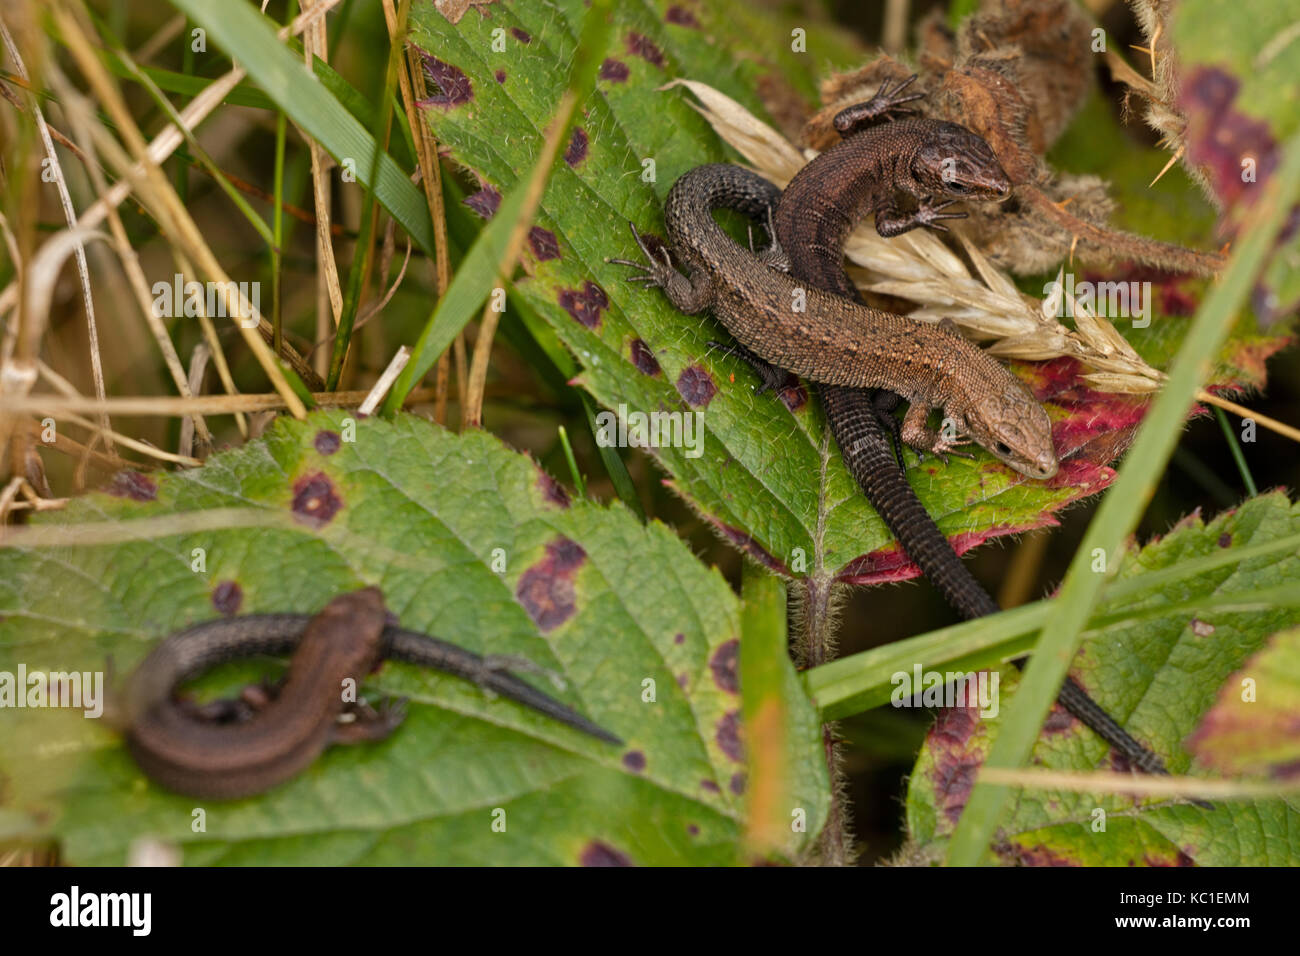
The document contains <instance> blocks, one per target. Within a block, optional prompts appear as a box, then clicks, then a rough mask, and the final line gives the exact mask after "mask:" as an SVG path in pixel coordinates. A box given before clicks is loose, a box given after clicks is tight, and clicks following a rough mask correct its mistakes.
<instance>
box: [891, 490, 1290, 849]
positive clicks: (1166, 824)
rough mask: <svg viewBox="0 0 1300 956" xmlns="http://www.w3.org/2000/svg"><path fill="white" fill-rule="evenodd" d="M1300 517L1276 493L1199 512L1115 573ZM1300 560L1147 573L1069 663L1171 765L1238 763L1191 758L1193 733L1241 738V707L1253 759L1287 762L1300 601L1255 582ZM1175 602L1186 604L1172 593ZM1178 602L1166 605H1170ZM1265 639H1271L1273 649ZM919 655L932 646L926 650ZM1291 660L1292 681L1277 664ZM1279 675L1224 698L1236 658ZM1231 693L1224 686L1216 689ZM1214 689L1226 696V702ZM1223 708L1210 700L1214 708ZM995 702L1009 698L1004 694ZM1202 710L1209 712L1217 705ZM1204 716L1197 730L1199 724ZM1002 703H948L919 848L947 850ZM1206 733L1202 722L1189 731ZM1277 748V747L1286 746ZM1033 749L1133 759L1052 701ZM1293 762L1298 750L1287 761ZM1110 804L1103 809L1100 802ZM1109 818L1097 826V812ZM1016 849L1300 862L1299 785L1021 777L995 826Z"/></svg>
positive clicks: (932, 754) (1136, 570)
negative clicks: (1058, 784)
mask: <svg viewBox="0 0 1300 956" xmlns="http://www.w3.org/2000/svg"><path fill="white" fill-rule="evenodd" d="M1297 533H1300V506H1296V505H1292V504H1291V503H1290V501H1288V499H1287V497H1286V496H1285V495H1284V494H1281V493H1273V494H1268V495H1262V496H1260V497H1258V498H1253V499H1250V500H1248V501H1246V502H1244V503H1243V504H1242V505H1241V506H1240V507H1238V508H1237V509H1235V510H1233V511H1229V512H1226V513H1224V514H1222V515H1220V516H1219V517H1218V518H1216V519H1215V520H1213V521H1211V522H1209V523H1208V524H1207V523H1204V522H1202V521H1201V520H1200V518H1199V517H1192V518H1189V519H1187V520H1185V521H1183V522H1182V523H1181V524H1180V525H1179V526H1178V527H1176V528H1175V529H1174V530H1173V531H1171V532H1170V533H1169V534H1167V535H1165V536H1164V537H1163V538H1161V539H1159V540H1157V541H1154V542H1152V543H1150V544H1148V545H1147V546H1146V547H1144V548H1142V549H1141V550H1140V551H1137V552H1136V553H1134V554H1129V555H1127V556H1125V557H1124V559H1123V562H1122V564H1121V566H1120V569H1119V573H1118V580H1120V581H1134V580H1140V579H1141V575H1143V574H1147V573H1150V572H1158V571H1160V570H1161V569H1165V568H1171V567H1173V566H1175V565H1180V564H1186V563H1187V562H1191V561H1195V560H1197V559H1201V558H1205V557H1207V556H1212V555H1219V554H1221V553H1222V552H1223V550H1224V549H1243V548H1246V547H1248V546H1251V545H1260V544H1263V543H1265V542H1269V541H1275V540H1277V539H1279V538H1282V537H1285V536H1288V535H1295V534H1297ZM1297 576H1300V555H1297V553H1296V552H1295V550H1294V549H1291V550H1288V551H1283V552H1280V556H1279V553H1274V554H1270V555H1267V556H1261V557H1256V558H1247V559H1246V560H1244V561H1242V562H1240V563H1238V564H1235V565H1227V566H1220V567H1217V568H1215V569H1213V570H1209V571H1207V572H1206V573H1204V574H1199V575H1196V576H1194V577H1190V578H1185V579H1183V580H1181V581H1179V582H1178V583H1177V584H1173V585H1170V584H1165V585H1163V586H1161V585H1158V584H1156V585H1153V586H1152V587H1151V588H1150V589H1146V590H1142V591H1139V592H1138V593H1136V594H1134V595H1131V596H1128V597H1126V598H1124V599H1123V601H1122V602H1119V603H1111V604H1103V606H1102V607H1101V608H1100V610H1099V614H1101V615H1103V616H1106V615H1110V614H1115V615H1116V617H1115V618H1113V619H1107V622H1106V623H1105V624H1103V625H1099V626H1098V627H1097V628H1096V629H1095V630H1094V631H1092V632H1091V633H1090V634H1089V636H1088V638H1087V639H1086V640H1085V642H1084V644H1083V648H1082V650H1081V652H1080V654H1079V656H1078V658H1076V661H1075V665H1074V667H1073V668H1072V670H1071V674H1072V675H1073V676H1074V677H1075V678H1076V679H1077V680H1078V681H1079V682H1080V683H1081V684H1082V685H1083V686H1084V687H1085V688H1086V689H1087V690H1088V691H1089V693H1090V694H1091V695H1092V696H1093V698H1094V699H1095V700H1096V701H1097V702H1098V703H1099V704H1101V705H1102V706H1103V707H1105V708H1106V710H1107V711H1108V712H1109V713H1111V714H1112V715H1113V716H1114V717H1115V718H1116V719H1118V720H1119V721H1120V723H1122V724H1123V725H1124V726H1125V728H1126V729H1127V730H1128V731H1129V732H1130V733H1131V734H1133V736H1134V737H1136V738H1137V739H1138V740H1139V741H1142V742H1143V743H1146V744H1147V745H1148V746H1150V747H1151V748H1152V749H1153V750H1155V752H1156V753H1158V754H1161V755H1162V756H1164V757H1165V760H1166V764H1167V765H1168V767H1169V769H1170V771H1171V772H1172V773H1174V774H1185V773H1191V774H1193V775H1207V776H1212V775H1214V774H1215V772H1216V771H1218V770H1225V771H1232V772H1235V771H1237V770H1239V769H1243V766H1244V762H1245V761H1249V760H1250V759H1252V758H1251V757H1250V756H1248V755H1246V754H1243V755H1242V761H1243V762H1232V763H1227V762H1224V760H1223V759H1212V760H1210V761H1209V764H1210V765H1209V766H1206V765H1204V764H1197V765H1195V766H1193V765H1192V761H1191V756H1190V754H1189V753H1188V748H1189V747H1192V748H1198V747H1202V748H1205V752H1206V754H1207V755H1209V754H1210V753H1211V752H1213V754H1218V755H1222V753H1223V752H1224V748H1226V747H1232V746H1236V745H1237V744H1238V743H1239V742H1240V740H1241V738H1240V735H1241V734H1242V733H1244V732H1246V731H1247V726H1246V723H1247V722H1250V726H1252V727H1254V728H1255V730H1256V732H1257V733H1258V734H1259V737H1258V739H1256V740H1255V743H1254V745H1253V746H1254V748H1255V749H1254V750H1253V751H1252V753H1253V754H1254V755H1255V756H1254V758H1253V759H1255V760H1260V759H1263V757H1264V755H1265V754H1268V755H1271V756H1269V758H1268V759H1269V760H1270V761H1272V760H1276V761H1278V762H1283V761H1285V760H1286V759H1287V757H1286V751H1285V749H1284V748H1285V746H1286V745H1285V744H1282V743H1281V741H1280V737H1281V735H1282V734H1283V733H1284V731H1283V727H1284V726H1285V725H1286V718H1285V717H1284V714H1285V713H1286V712H1289V714H1290V720H1291V724H1290V725H1289V726H1290V727H1291V730H1290V737H1289V745H1290V750H1289V753H1290V755H1291V757H1290V759H1291V760H1294V757H1295V754H1296V751H1295V745H1294V740H1295V725H1294V721H1295V720H1296V713H1297V711H1296V706H1297V705H1296V701H1297V699H1298V698H1297V695H1296V684H1295V673H1296V657H1295V651H1294V647H1293V646H1288V645H1287V642H1286V640H1283V641H1279V642H1277V643H1275V644H1272V645H1269V635H1271V634H1276V633H1277V632H1278V631H1279V630H1282V629H1284V628H1289V627H1294V626H1295V625H1297V624H1300V607H1296V606H1294V604H1292V605H1279V604H1277V603H1276V602H1263V605H1264V606H1261V604H1260V603H1259V602H1253V603H1252V602H1249V601H1247V600H1246V597H1245V596H1247V595H1250V594H1251V593H1252V592H1256V591H1260V590H1266V589H1269V588H1276V587H1278V586H1279V585H1283V584H1285V583H1286V582H1288V581H1294V580H1295V579H1296V578H1297ZM1234 595H1242V596H1243V600H1242V602H1241V604H1239V605H1238V606H1236V607H1220V608H1213V607H1208V606H1207V607H1205V608H1200V609H1198V608H1195V607H1189V605H1191V604H1194V603H1195V602H1197V601H1198V600H1199V601H1202V602H1204V603H1205V604H1207V605H1208V604H1209V603H1210V602H1212V601H1216V600H1217V601H1219V602H1220V603H1223V600H1222V599H1226V598H1231V597H1233V596H1234ZM1175 606H1177V607H1175ZM1165 607H1169V610H1168V611H1167V612H1163V613H1162V610H1161V609H1162V608H1165ZM1266 646H1268V647H1269V650H1264V651H1262V649H1264V648H1265V647H1266ZM923 663H924V662H922V664H923ZM1288 670H1289V675H1290V676H1289V678H1287V679H1288V680H1289V681H1290V684H1280V685H1279V684H1278V682H1277V677H1279V676H1281V675H1282V674H1285V673H1286V672H1287V671H1288ZM1238 672H1241V674H1251V675H1255V676H1257V678H1258V681H1259V686H1260V687H1261V689H1262V688H1263V687H1265V686H1268V687H1269V688H1270V703H1269V705H1268V706H1267V707H1264V706H1262V705H1260V704H1251V705H1244V706H1245V707H1246V708H1249V707H1259V708H1260V710H1259V711H1258V712H1256V711H1250V710H1242V709H1238V708H1229V706H1228V704H1227V703H1226V702H1227V700H1228V697H1230V696H1231V695H1232V694H1240V689H1241V688H1240V680H1239V678H1240V676H1241V674H1238ZM998 676H999V681H1000V693H1001V695H1002V699H1003V700H1005V699H1006V697H1007V696H1008V695H1009V694H1011V693H1014V690H1015V686H1016V683H1017V676H1016V672H1015V671H1014V669H1011V668H1007V669H1004V670H1002V671H1000V672H999V674H998ZM1221 695H1222V696H1221ZM1216 700H1219V701H1221V702H1220V703H1219V704H1218V705H1217V706H1216V703H1215V702H1216ZM1212 708H1213V709H1212ZM999 709H1000V708H999ZM1207 714H1208V716H1207ZM1198 727H1200V730H1197V728H1198ZM997 729H998V719H997V717H996V715H993V716H990V717H982V716H981V715H980V713H979V712H978V708H968V707H957V708H951V709H948V710H945V711H943V712H941V713H940V716H939V718H938V720H937V721H936V723H935V725H934V727H933V729H932V730H931V732H930V735H929V738H928V739H927V742H926V746H925V748H924V749H923V750H922V752H921V756H920V759H919V760H918V761H917V765H916V769H915V772H914V773H913V774H912V777H911V785H910V790H909V792H908V798H907V826H908V832H909V834H910V837H911V839H912V840H913V841H914V843H915V845H916V847H915V848H916V849H917V850H918V852H919V854H920V856H921V857H922V858H933V859H941V858H942V856H943V847H944V845H945V843H946V841H947V838H948V837H949V836H950V835H951V833H952V831H953V827H954V825H955V824H956V821H957V818H958V817H959V816H960V815H961V812H962V809H963V808H964V807H965V805H966V800H967V798H968V797H969V795H970V790H971V786H972V784H973V783H974V778H975V775H976V773H977V771H978V769H979V767H980V765H981V764H982V762H983V760H984V758H985V756H986V755H987V753H988V750H989V747H990V746H991V744H992V741H993V738H994V737H995V736H996V734H997ZM1194 732H1195V733H1196V736H1193V733H1194ZM1279 748H1283V749H1279ZM1033 764H1034V766H1038V767H1047V768H1051V769H1056V770H1068V771H1074V770H1080V769H1085V770H1086V769H1097V770H1125V769H1127V766H1126V764H1125V763H1124V761H1123V760H1122V758H1119V757H1117V756H1116V755H1114V754H1113V753H1112V752H1111V751H1110V749H1109V748H1108V746H1107V745H1106V743H1105V742H1104V741H1102V740H1100V739H1099V738H1098V737H1097V736H1096V735H1095V734H1093V733H1092V732H1091V731H1089V730H1088V729H1087V728H1086V727H1084V726H1083V725H1082V724H1081V723H1079V722H1078V721H1077V720H1075V719H1074V718H1073V717H1071V716H1070V715H1069V714H1067V713H1066V712H1065V711H1063V710H1062V709H1061V708H1060V706H1059V705H1058V706H1056V707H1054V708H1053V710H1052V712H1051V714H1050V715H1049V717H1048V719H1047V721H1046V724H1045V726H1044V729H1043V732H1042V734H1041V735H1040V737H1039V740H1038V743H1037V744H1036V746H1035V748H1034V756H1033ZM1292 766H1294V764H1292ZM1099 811H1100V812H1099ZM1099 826H1102V828H1099ZM994 851H995V854H996V856H997V858H998V859H999V860H1001V861H1002V862H1004V863H1008V864H1031V865H1037V864H1058V865H1114V866H1129V865H1188V864H1198V865H1202V866H1262V865H1270V866H1280V865H1290V866H1294V865H1296V864H1297V863H1298V862H1300V795H1292V796H1289V797H1286V798H1269V799H1253V800H1223V801H1219V802H1217V803H1216V804H1215V808H1214V809H1213V810H1205V809H1201V808H1199V807H1196V806H1193V805H1191V804H1188V803H1186V802H1180V801H1175V800H1171V799H1168V798H1134V797H1129V796H1119V795H1107V794H1095V793H1073V792H1065V791H1056V790H1041V789H1025V790H1023V791H1021V792H1020V795H1019V798H1018V799H1017V800H1016V802H1015V804H1014V810H1013V811H1012V813H1011V814H1010V815H1009V817H1008V818H1007V819H1006V821H1005V824H1004V826H1003V828H1002V830H1001V832H1000V835H999V838H998V839H997V840H996V841H995V844H994Z"/></svg>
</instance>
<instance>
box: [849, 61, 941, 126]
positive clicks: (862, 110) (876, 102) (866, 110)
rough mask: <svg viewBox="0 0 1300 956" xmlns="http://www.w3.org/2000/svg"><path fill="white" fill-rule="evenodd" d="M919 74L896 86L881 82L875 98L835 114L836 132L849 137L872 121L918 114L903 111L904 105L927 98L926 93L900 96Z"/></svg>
mask: <svg viewBox="0 0 1300 956" xmlns="http://www.w3.org/2000/svg"><path fill="white" fill-rule="evenodd" d="M916 78H917V74H916V73H913V74H912V75H911V76H909V77H908V78H907V79H905V80H902V81H899V82H898V83H897V85H894V81H893V80H890V79H888V78H886V79H885V80H884V81H882V82H881V84H880V87H879V88H878V89H877V90H876V94H875V96H873V97H871V99H869V100H867V101H866V102H865V103H855V104H854V105H852V106H849V107H846V108H844V109H842V110H840V111H839V112H838V113H836V114H835V118H834V119H833V120H832V121H831V122H832V124H833V125H834V127H835V130H836V132H838V133H839V134H840V135H841V136H848V135H849V134H851V133H856V132H857V131H858V130H859V129H861V128H862V127H863V126H865V125H866V124H868V123H870V122H871V121H872V120H876V119H880V118H882V117H885V116H889V115H890V114H893V115H894V116H911V115H913V114H915V113H916V110H913V109H903V108H902V105H903V104H904V103H911V102H912V101H913V100H920V99H924V98H925V94H924V93H909V94H907V95H906V96H902V95H900V94H901V93H902V92H903V90H905V89H907V87H909V86H911V85H912V83H914V82H915V81H916Z"/></svg>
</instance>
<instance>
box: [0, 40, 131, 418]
mask: <svg viewBox="0 0 1300 956" xmlns="http://www.w3.org/2000/svg"><path fill="white" fill-rule="evenodd" d="M0 37H3V38H4V45H5V49H6V50H7V51H8V53H9V58H10V59H11V60H13V64H14V69H15V70H17V71H18V75H19V76H20V77H22V79H23V81H24V82H26V83H30V82H31V77H30V76H29V75H28V73H27V65H26V64H25V63H24V62H23V58H22V55H21V54H20V53H19V52H18V46H17V44H15V43H14V40H13V37H12V36H11V35H10V33H9V29H8V27H6V26H5V24H4V21H2V20H0ZM27 99H28V105H27V108H28V110H29V111H30V113H31V115H32V117H33V118H34V119H35V120H36V127H37V129H38V131H39V132H40V134H41V143H42V145H43V146H44V147H45V156H46V159H47V160H48V161H49V164H50V166H49V168H50V172H51V173H52V174H53V177H54V185H55V188H56V189H57V190H58V193H59V205H60V207H61V208H62V209H63V218H64V220H65V221H66V222H67V224H68V231H69V232H70V233H72V234H73V235H77V229H76V225H77V214H76V212H75V211H74V210H73V208H72V196H71V194H70V193H69V192H68V183H67V180H66V178H65V177H64V175H63V165H62V163H60V162H59V154H58V153H57V152H56V151H55V149H54V141H53V140H52V139H51V137H50V128H49V126H48V125H47V124H46V122H45V114H44V113H43V112H42V111H41V107H40V103H39V101H38V100H37V98H36V97H35V96H34V95H32V94H31V93H30V92H29V93H28V94H27ZM75 252H76V256H77V277H78V278H79V279H80V280H81V297H82V302H83V303H84V304H85V309H86V332H87V338H88V340H89V350H90V371H91V377H92V378H93V379H94V382H95V394H96V395H98V396H99V397H100V398H103V397H104V396H105V394H106V393H105V391H104V364H103V358H102V356H101V355H100V351H99V324H98V323H97V322H96V321H95V300H94V296H93V295H91V292H90V266H89V265H88V264H87V263H86V249H85V247H84V246H83V245H82V244H81V242H80V241H78V242H77V243H76V250H75ZM27 320H28V321H31V320H32V317H31V316H30V315H29V316H27ZM32 346H33V347H36V340H33V342H32ZM100 424H101V425H102V426H103V428H104V430H105V431H107V430H108V429H109V421H108V419H107V418H104V419H103V420H102V421H101V422H100Z"/></svg>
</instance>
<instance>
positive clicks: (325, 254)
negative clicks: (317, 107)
mask: <svg viewBox="0 0 1300 956" xmlns="http://www.w3.org/2000/svg"><path fill="white" fill-rule="evenodd" d="M318 4H319V5H320V6H330V5H331V4H330V3H329V0H302V9H303V11H304V12H307V13H310V12H312V11H313V10H314V9H315V8H316V7H317V5H318ZM302 56H303V62H304V63H305V64H306V65H307V69H308V70H310V69H311V68H312V67H311V62H312V57H313V56H316V57H319V58H320V60H321V62H322V63H328V62H329V39H328V37H327V35H326V31H325V21H324V20H322V19H318V20H316V21H315V22H314V23H313V24H312V25H311V27H310V29H307V30H304V31H303V34H302ZM295 126H296V124H295ZM298 134H299V135H300V136H301V137H302V138H303V139H304V140H306V141H307V148H308V150H309V153H310V155H311V182H312V195H313V196H314V199H315V203H316V259H317V270H316V281H317V305H318V308H317V310H316V341H318V342H321V341H324V340H325V338H326V336H328V335H329V334H330V333H331V332H332V331H333V330H334V329H337V328H338V325H339V318H340V316H342V315H343V289H342V287H341V285H340V284H339V269H338V263H336V262H335V261H334V244H333V243H332V242H331V241H330V205H331V202H332V199H331V192H332V189H331V186H332V182H331V180H330V175H329V174H330V170H331V169H333V167H334V161H333V159H332V158H331V157H330V155H329V154H328V153H326V152H325V150H324V149H322V148H321V145H320V144H319V143H318V142H316V140H314V139H312V137H310V136H308V135H307V134H306V133H305V132H303V131H302V130H301V129H299V130H298ZM357 254H358V255H360V254H361V251H360V249H358V250H357ZM326 300H328V306H329V309H330V311H331V312H332V314H333V316H334V323H333V325H331V324H330V323H329V321H328V320H327V318H326V315H325V308H324V306H325V305H326ZM329 362H330V356H329V354H328V353H326V352H325V351H323V350H322V351H320V352H317V353H316V364H315V370H316V373H317V374H318V375H321V376H322V377H323V376H324V375H326V374H327V373H328V372H329Z"/></svg>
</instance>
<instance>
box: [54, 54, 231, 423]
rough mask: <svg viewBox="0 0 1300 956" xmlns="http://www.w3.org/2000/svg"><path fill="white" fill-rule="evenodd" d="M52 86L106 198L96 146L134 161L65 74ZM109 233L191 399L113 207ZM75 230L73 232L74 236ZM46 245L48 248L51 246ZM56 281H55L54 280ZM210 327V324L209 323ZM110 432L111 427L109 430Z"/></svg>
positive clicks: (57, 74)
mask: <svg viewBox="0 0 1300 956" xmlns="http://www.w3.org/2000/svg"><path fill="white" fill-rule="evenodd" d="M50 79H51V84H52V85H53V87H54V88H55V90H56V91H57V92H58V93H59V96H60V98H61V99H62V101H63V104H64V109H65V110H66V112H67V114H68V120H69V122H70V123H71V128H72V133H73V135H74V136H76V137H77V139H78V141H79V142H80V143H81V144H82V145H81V152H82V154H83V156H84V157H85V159H84V161H83V162H84V165H85V169H86V173H87V175H88V176H89V177H90V181H91V185H92V186H93V187H94V189H95V192H96V193H97V194H98V195H100V196H103V195H104V194H105V193H106V192H107V191H108V185H107V182H106V181H105V179H104V174H103V171H102V170H101V169H100V167H99V163H98V161H97V157H96V152H95V146H94V144H95V142H99V143H100V144H101V145H103V146H104V147H105V148H106V152H108V153H109V154H110V155H111V156H112V157H113V161H114V163H115V164H116V165H118V167H119V168H121V167H122V166H124V165H129V162H130V160H129V159H128V158H127V157H126V154H125V153H123V152H122V151H121V149H120V147H119V146H118V144H117V142H116V141H115V140H114V139H113V138H112V136H111V135H110V134H109V132H108V130H106V129H104V127H103V125H102V124H101V123H100V122H99V121H98V119H96V117H95V112H94V110H93V109H92V108H91V107H90V105H89V103H87V101H86V98H85V97H83V96H82V95H81V94H79V93H78V92H77V91H76V90H74V89H73V88H72V85H71V84H70V83H69V82H68V81H67V79H66V78H65V77H64V76H63V74H62V72H61V71H59V70H57V69H54V68H52V69H51V77H50ZM107 218H108V224H109V229H110V231H111V232H112V234H113V247H114V249H115V250H116V251H117V254H118V257H119V258H120V259H121V262H122V268H123V271H124V272H125V274H126V278H127V284H128V285H129V286H130V288H131V291H132V292H133V293H134V294H135V300H136V304H137V305H138V306H139V308H140V313H141V314H142V315H143V316H144V319H145V323H146V324H147V325H148V326H149V331H150V333H151V334H152V335H153V337H154V341H155V342H156V343H157V345H158V350H159V352H160V353H161V354H162V357H163V362H164V364H166V366H167V369H168V371H169V372H170V373H171V376H172V381H173V382H174V383H175V384H176V388H177V390H178V391H179V392H180V393H181V394H182V395H189V394H190V390H189V385H188V379H187V377H186V375H185V371H184V369H183V368H182V366H181V360H180V356H179V355H178V354H177V353H176V348H175V346H174V345H173V344H172V340H171V336H170V335H169V334H168V332H167V327H166V325H164V324H163V321H162V318H161V317H160V316H158V315H156V314H155V313H154V308H153V293H152V292H151V291H150V288H149V280H148V279H147V278H145V274H144V270H143V269H142V268H141V266H140V260H139V257H138V256H137V255H136V252H135V249H134V248H133V247H132V245H131V240H130V238H129V237H128V235H127V232H126V228H125V226H123V224H122V220H121V217H120V216H118V214H117V209H116V208H115V207H112V206H110V207H109V208H108V210H107ZM73 231H75V230H69V232H73ZM52 241H53V240H51V242H47V243H46V247H49V246H50V245H51V243H52ZM51 278H53V277H51ZM209 324H210V323H209ZM106 428H107V426H106ZM194 428H195V429H196V430H197V431H198V434H199V436H200V437H201V439H202V440H203V442H204V443H205V444H208V445H210V444H211V443H212V434H211V432H210V431H209V430H208V426H207V423H206V422H204V421H203V420H202V419H197V420H195V422H194Z"/></svg>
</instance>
